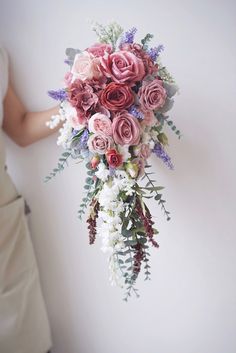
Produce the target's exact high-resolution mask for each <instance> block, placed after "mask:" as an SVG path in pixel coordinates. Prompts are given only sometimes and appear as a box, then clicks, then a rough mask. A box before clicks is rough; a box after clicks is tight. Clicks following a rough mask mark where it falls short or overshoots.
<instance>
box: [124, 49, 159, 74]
mask: <svg viewBox="0 0 236 353" xmlns="http://www.w3.org/2000/svg"><path fill="white" fill-rule="evenodd" d="M122 49H123V50H128V51H131V52H132V53H133V54H134V55H135V56H137V57H138V58H140V59H141V60H142V61H143V64H144V67H145V72H146V74H147V75H148V74H149V75H152V74H154V73H157V71H158V65H157V64H154V62H153V61H152V60H151V58H150V56H149V55H148V54H147V53H146V52H145V51H144V50H143V49H142V46H141V45H140V44H137V43H132V44H129V43H124V44H122Z"/></svg>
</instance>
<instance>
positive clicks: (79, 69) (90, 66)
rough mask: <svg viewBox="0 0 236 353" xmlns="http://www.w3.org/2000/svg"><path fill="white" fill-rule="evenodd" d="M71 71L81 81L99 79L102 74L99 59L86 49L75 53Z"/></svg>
mask: <svg viewBox="0 0 236 353" xmlns="http://www.w3.org/2000/svg"><path fill="white" fill-rule="evenodd" d="M71 72H72V74H73V76H74V77H75V78H79V79H80V80H82V81H85V80H92V79H99V78H100V77H101V76H102V73H101V70H100V60H99V59H98V58H95V57H94V56H93V55H91V54H89V53H88V52H86V51H85V52H83V53H82V54H76V56H75V59H74V63H73V66H72V69H71Z"/></svg>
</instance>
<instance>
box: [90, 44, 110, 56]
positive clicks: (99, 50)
mask: <svg viewBox="0 0 236 353" xmlns="http://www.w3.org/2000/svg"><path fill="white" fill-rule="evenodd" d="M86 50H87V52H89V53H91V54H93V55H94V56H95V57H99V56H103V55H104V54H105V53H108V54H110V53H111V52H112V47H111V45H109V44H103V43H96V44H94V45H92V46H91V47H89V48H87V49H86Z"/></svg>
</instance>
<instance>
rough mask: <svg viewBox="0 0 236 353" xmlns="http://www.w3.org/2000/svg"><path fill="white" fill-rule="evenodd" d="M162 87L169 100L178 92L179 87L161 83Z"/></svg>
mask: <svg viewBox="0 0 236 353" xmlns="http://www.w3.org/2000/svg"><path fill="white" fill-rule="evenodd" d="M163 86H164V88H165V90H166V93H167V96H168V97H169V98H171V97H173V96H174V95H175V94H176V93H177V92H178V90H179V87H178V86H177V85H175V84H174V83H172V84H171V83H167V82H163Z"/></svg>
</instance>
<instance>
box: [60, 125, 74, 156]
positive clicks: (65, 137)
mask: <svg viewBox="0 0 236 353" xmlns="http://www.w3.org/2000/svg"><path fill="white" fill-rule="evenodd" d="M59 133H60V135H59V136H58V139H57V144H58V145H59V146H60V145H61V146H62V147H63V148H65V149H67V148H69V147H70V144H71V139H70V137H71V133H72V127H71V125H70V123H69V122H68V121H66V122H65V123H64V124H63V126H62V128H61V129H60V130H59Z"/></svg>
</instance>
